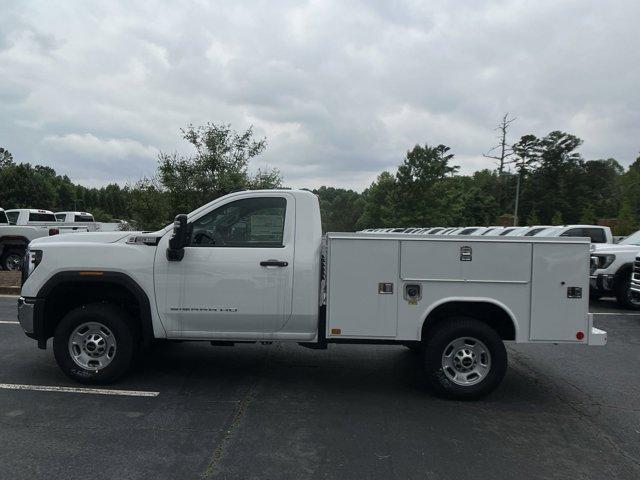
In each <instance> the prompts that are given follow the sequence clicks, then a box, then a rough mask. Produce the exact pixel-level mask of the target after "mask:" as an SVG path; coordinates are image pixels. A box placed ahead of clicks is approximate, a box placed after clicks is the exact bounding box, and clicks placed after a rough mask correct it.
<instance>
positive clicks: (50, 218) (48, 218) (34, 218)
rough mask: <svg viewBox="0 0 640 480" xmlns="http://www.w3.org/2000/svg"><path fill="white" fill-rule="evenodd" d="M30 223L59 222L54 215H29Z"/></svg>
mask: <svg viewBox="0 0 640 480" xmlns="http://www.w3.org/2000/svg"><path fill="white" fill-rule="evenodd" d="M29 221H30V222H57V220H56V216H55V215H54V214H53V213H29Z"/></svg>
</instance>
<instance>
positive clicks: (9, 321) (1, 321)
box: [0, 320, 20, 325]
mask: <svg viewBox="0 0 640 480" xmlns="http://www.w3.org/2000/svg"><path fill="white" fill-rule="evenodd" d="M19 323H20V322H16V321H15V320H0V325H18V324H19Z"/></svg>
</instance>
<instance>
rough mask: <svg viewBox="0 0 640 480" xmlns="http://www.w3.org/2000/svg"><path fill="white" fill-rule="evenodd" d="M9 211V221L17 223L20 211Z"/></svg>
mask: <svg viewBox="0 0 640 480" xmlns="http://www.w3.org/2000/svg"><path fill="white" fill-rule="evenodd" d="M6 213H7V218H8V219H9V223H11V224H13V225H15V224H16V222H17V221H18V215H20V212H6Z"/></svg>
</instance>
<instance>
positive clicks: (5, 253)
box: [0, 209, 87, 270]
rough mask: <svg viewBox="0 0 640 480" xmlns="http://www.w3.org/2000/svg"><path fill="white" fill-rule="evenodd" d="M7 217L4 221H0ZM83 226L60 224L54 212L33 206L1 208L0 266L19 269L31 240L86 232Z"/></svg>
mask: <svg viewBox="0 0 640 480" xmlns="http://www.w3.org/2000/svg"><path fill="white" fill-rule="evenodd" d="M0 210H1V209H0ZM5 217H6V220H7V222H3V221H2V220H3V219H4V218H5ZM86 231H87V228H86V227H83V226H72V225H61V224H58V223H57V222H56V217H55V215H54V214H53V212H50V211H48V210H36V209H13V210H6V211H5V210H2V214H1V215H0V269H1V270H20V266H21V263H22V257H24V254H25V252H26V249H27V245H28V244H29V242H31V241H32V240H35V239H36V238H41V237H48V236H51V235H58V234H59V233H75V232H86Z"/></svg>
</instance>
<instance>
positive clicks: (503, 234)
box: [500, 228, 515, 237]
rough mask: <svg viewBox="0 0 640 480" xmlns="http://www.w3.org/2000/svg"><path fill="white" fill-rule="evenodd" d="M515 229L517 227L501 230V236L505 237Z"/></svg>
mask: <svg viewBox="0 0 640 480" xmlns="http://www.w3.org/2000/svg"><path fill="white" fill-rule="evenodd" d="M514 230H515V228H507V229H506V230H504V231H502V232H500V236H501V237H504V236H505V235H506V234H507V233H509V232H513V231H514Z"/></svg>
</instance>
